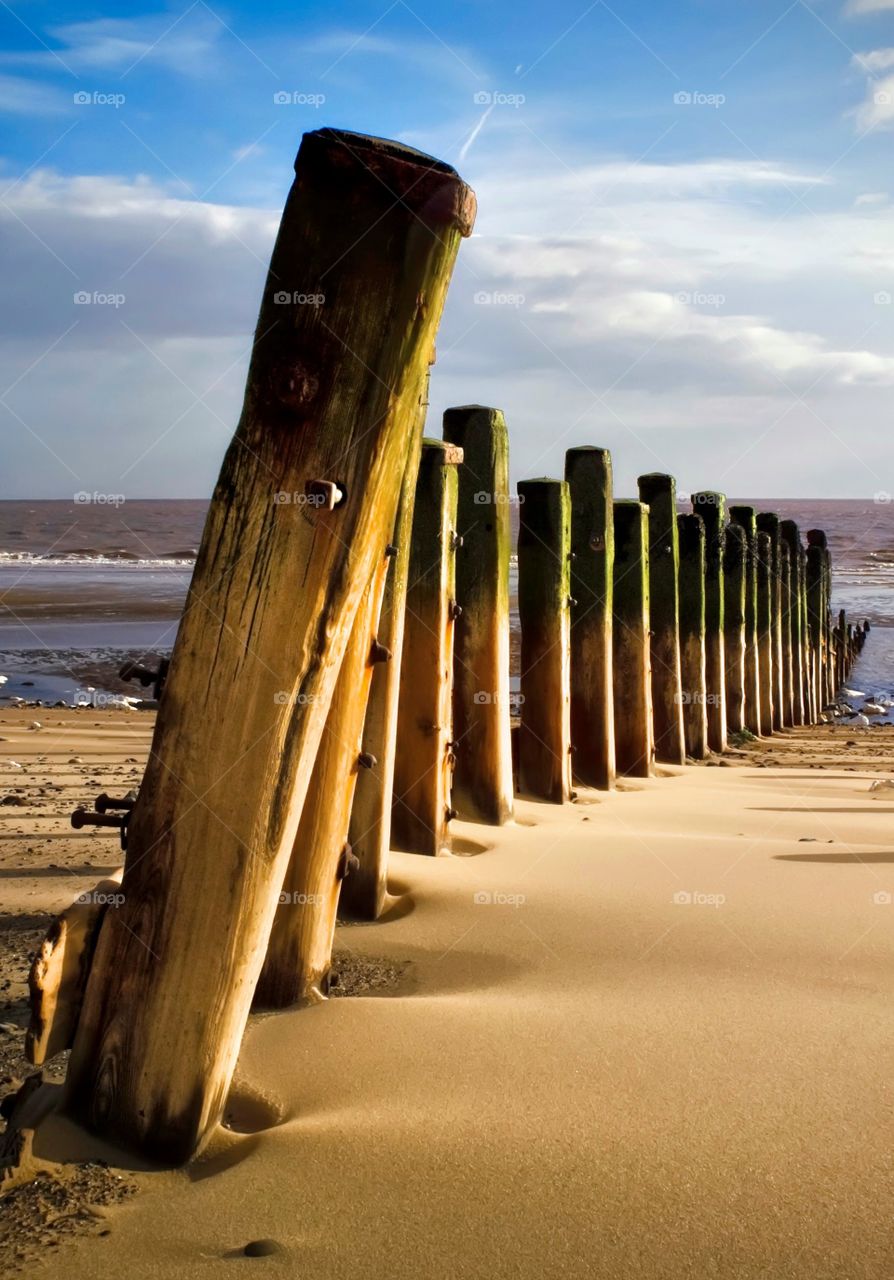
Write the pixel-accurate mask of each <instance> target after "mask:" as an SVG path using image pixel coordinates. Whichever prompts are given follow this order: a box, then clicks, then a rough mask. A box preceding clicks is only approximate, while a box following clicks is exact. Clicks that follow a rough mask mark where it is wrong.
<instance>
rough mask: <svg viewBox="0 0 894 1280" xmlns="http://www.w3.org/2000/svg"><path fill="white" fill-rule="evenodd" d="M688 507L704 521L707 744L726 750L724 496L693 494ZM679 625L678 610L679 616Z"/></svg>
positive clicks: (714, 748) (712, 748)
mask: <svg viewBox="0 0 894 1280" xmlns="http://www.w3.org/2000/svg"><path fill="white" fill-rule="evenodd" d="M692 509H693V511H694V512H696V514H697V515H700V516H701V518H702V520H703V521H704V522H705V688H706V691H707V716H708V746H709V747H710V749H711V750H712V751H725V750H726V678H725V671H724V665H725V655H724V644H723V638H724V589H723V588H724V583H723V551H724V539H725V532H724V530H725V525H726V496H725V494H722V493H711V492H707V491H706V492H703V493H694V494H693V495H692ZM680 621H681V626H682V612H681V615H680Z"/></svg>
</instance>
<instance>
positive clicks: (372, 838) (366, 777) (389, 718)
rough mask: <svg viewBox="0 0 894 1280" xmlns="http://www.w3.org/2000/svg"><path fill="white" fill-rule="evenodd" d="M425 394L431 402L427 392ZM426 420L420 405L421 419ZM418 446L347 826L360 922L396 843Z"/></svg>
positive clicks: (345, 907) (353, 907)
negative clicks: (363, 763) (394, 811)
mask: <svg viewBox="0 0 894 1280" xmlns="http://www.w3.org/2000/svg"><path fill="white" fill-rule="evenodd" d="M426 384H427V379H426ZM426 391H427V385H426ZM423 398H424V400H425V401H427V399H428V396H427V394H425V395H424V397H423ZM422 420H424V408H423V407H421V419H420V422H422ZM421 451H422V437H421V434H419V433H417V435H416V438H415V447H414V448H413V449H411V450H410V452H409V453H408V454H407V460H406V464H405V466H404V472H403V478H402V480H401V488H400V498H399V500H398V505H397V514H396V516H395V518H394V532H393V533H392V535H391V541H390V543H389V544H388V547H387V551H388V555H389V559H390V562H391V563H390V568H389V570H388V575H387V577H386V579H385V593H384V597H383V599H382V609H381V613H380V615H379V626H378V630H377V633H376V639H377V641H378V648H377V656H378V657H379V658H380V659H384V660H380V661H378V662H376V664H375V666H374V669H373V673H372V684H371V686H370V691H369V697H368V699H367V706H366V720H365V721H364V725H363V745H362V753H363V755H364V756H365V758H366V760H367V762H368V761H370V760H375V761H376V763H375V765H373V767H372V768H369V769H361V770H360V771H359V772H358V774H357V779H356V783H355V787H354V803H353V805H352V806H351V821H350V826H349V828H348V841H349V843H350V845H351V850H352V852H353V855H354V857H355V858H356V859H357V861H356V864H355V865H354V866H353V869H352V872H351V874H350V875H349V876H348V877H347V878H346V879H345V881H344V882H343V884H342V890H341V898H340V900H339V909H340V910H341V911H343V912H344V914H345V915H349V916H353V917H354V918H355V919H359V920H377V919H378V918H379V916H380V915H381V913H382V911H383V910H384V907H385V903H386V902H387V899H388V853H389V850H390V847H391V796H392V793H393V790H394V759H395V750H396V742H397V710H398V700H399V698H400V667H401V657H402V654H403V645H404V618H405V612H406V610H405V605H406V599H407V577H408V574H409V567H410V534H411V530H412V527H413V509H414V507H415V504H416V481H417V479H418V476H419V456H420V453H421Z"/></svg>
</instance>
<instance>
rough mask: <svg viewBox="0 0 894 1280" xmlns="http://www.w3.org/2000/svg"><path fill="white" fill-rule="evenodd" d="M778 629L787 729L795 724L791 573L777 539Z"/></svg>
mask: <svg viewBox="0 0 894 1280" xmlns="http://www.w3.org/2000/svg"><path fill="white" fill-rule="evenodd" d="M779 583H780V592H779V600H780V605H779V629H780V636H781V638H782V657H781V665H782V723H783V725H784V726H785V727H786V728H788V727H789V726H791V725H793V724H794V723H795V709H794V692H793V684H792V681H793V670H792V594H791V590H792V571H791V552H790V551H789V546H788V543H787V542H786V540H785V538H784V537H782V536H781V533H780V539H779Z"/></svg>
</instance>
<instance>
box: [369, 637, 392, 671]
mask: <svg viewBox="0 0 894 1280" xmlns="http://www.w3.org/2000/svg"><path fill="white" fill-rule="evenodd" d="M392 657H393V654H392V652H391V650H390V649H389V648H388V646H387V644H379V642H378V640H373V642H372V644H371V645H370V647H369V660H370V663H372V664H373V665H374V664H375V663H377V662H390V661H391V659H392Z"/></svg>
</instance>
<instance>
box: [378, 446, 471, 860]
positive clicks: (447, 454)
mask: <svg viewBox="0 0 894 1280" xmlns="http://www.w3.org/2000/svg"><path fill="white" fill-rule="evenodd" d="M462 458H463V454H462V449H458V448H457V447H456V445H452V444H445V443H444V441H443V440H425V441H424V442H423V445H422V458H421V460H420V463H419V479H418V482H417V486H416V503H415V508H414V512H413V533H412V537H411V541H410V570H409V580H408V583H407V601H406V617H405V620H404V645H403V654H402V657H401V671H400V698H399V702H398V712H397V747H396V752H395V760H394V793H393V799H392V808H391V840H392V844H393V846H394V848H395V849H402V850H404V851H405V852H407V853H424V854H429V855H432V856H435V855H437V854H439V853H441V852H442V851H444V850H446V849H448V848H449V845H450V835H449V823H450V821H451V819H452V818H453V809H452V808H451V803H450V788H451V775H452V771H453V743H452V738H453V632H454V627H455V624H456V618H457V616H458V605H457V603H456V597H455V591H456V547H457V535H456V503H457V493H458V488H459V485H458V478H457V467H458V465H459V463H460V462H462Z"/></svg>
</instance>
